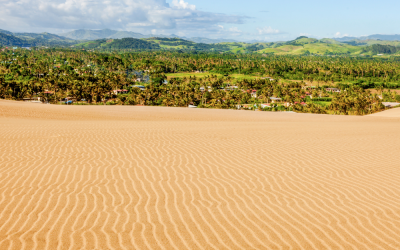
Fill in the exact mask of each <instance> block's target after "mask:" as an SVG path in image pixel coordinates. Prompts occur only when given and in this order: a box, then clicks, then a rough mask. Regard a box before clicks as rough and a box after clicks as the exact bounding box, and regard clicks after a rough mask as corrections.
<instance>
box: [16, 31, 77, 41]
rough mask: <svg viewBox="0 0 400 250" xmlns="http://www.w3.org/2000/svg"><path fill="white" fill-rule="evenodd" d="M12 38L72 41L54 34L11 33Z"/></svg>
mask: <svg viewBox="0 0 400 250" xmlns="http://www.w3.org/2000/svg"><path fill="white" fill-rule="evenodd" d="M13 35H14V36H16V37H19V38H21V39H28V40H29V39H45V40H56V41H64V40H72V39H70V38H67V37H62V36H58V35H54V34H50V33H47V32H44V33H40V34H38V33H13Z"/></svg>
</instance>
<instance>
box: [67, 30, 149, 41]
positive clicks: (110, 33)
mask: <svg viewBox="0 0 400 250" xmlns="http://www.w3.org/2000/svg"><path fill="white" fill-rule="evenodd" d="M60 36H64V37H67V38H70V39H74V40H99V39H107V38H112V39H122V38H145V37H146V36H144V35H142V34H140V33H135V32H130V31H117V30H110V29H104V30H84V29H80V30H74V31H71V32H68V33H63V34H60Z"/></svg>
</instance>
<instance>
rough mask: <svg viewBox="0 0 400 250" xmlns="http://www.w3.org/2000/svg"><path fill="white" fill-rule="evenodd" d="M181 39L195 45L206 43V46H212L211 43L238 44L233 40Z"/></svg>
mask: <svg viewBox="0 0 400 250" xmlns="http://www.w3.org/2000/svg"><path fill="white" fill-rule="evenodd" d="M181 38H183V39H186V40H188V41H192V42H195V43H206V44H212V43H235V42H238V41H236V40H233V39H211V38H204V37H191V38H187V37H181Z"/></svg>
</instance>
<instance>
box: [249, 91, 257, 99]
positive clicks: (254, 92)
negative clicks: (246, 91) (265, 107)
mask: <svg viewBox="0 0 400 250" xmlns="http://www.w3.org/2000/svg"><path fill="white" fill-rule="evenodd" d="M250 94H251V97H253V98H257V90H255V89H253V90H252V91H251V92H250Z"/></svg>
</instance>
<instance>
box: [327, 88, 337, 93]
mask: <svg viewBox="0 0 400 250" xmlns="http://www.w3.org/2000/svg"><path fill="white" fill-rule="evenodd" d="M325 90H326V91H327V92H332V93H340V89H338V88H326V89H325Z"/></svg>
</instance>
